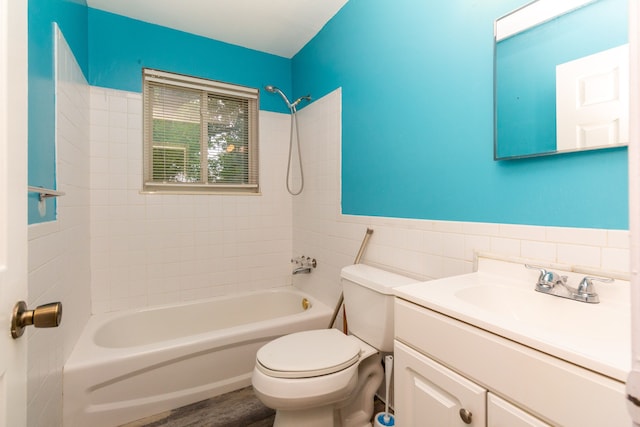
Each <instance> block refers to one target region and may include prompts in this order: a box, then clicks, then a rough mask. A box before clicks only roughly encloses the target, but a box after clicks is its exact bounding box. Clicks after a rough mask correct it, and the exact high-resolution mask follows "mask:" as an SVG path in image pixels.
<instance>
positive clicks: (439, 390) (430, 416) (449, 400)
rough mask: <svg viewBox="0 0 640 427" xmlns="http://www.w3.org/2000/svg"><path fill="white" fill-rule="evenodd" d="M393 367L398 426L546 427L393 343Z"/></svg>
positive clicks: (438, 365) (404, 346) (475, 386)
mask: <svg viewBox="0 0 640 427" xmlns="http://www.w3.org/2000/svg"><path fill="white" fill-rule="evenodd" d="M395 367H396V368H395V381H396V383H395V395H396V406H395V411H396V417H397V419H398V420H399V421H398V425H403V426H404V425H406V426H438V427H450V426H464V425H469V426H474V427H483V426H490V427H549V424H547V423H545V422H543V421H541V420H539V419H538V418H535V417H533V416H532V415H530V414H528V413H526V412H525V411H523V410H521V409H519V408H518V407H516V406H514V405H512V404H511V403H509V402H507V401H506V400H504V399H501V398H499V397H498V396H496V395H494V394H493V393H490V392H488V391H487V389H485V388H483V387H480V386H479V385H477V384H475V383H473V382H472V381H469V380H468V379H466V378H464V377H462V376H460V375H458V374H456V373H455V372H453V371H452V370H450V369H448V368H446V367H445V366H442V365H441V364H439V363H438V362H436V361H434V360H432V359H430V358H428V357H427V356H425V355H423V354H420V353H419V352H417V351H416V350H414V349H412V348H410V347H408V346H406V345H404V344H402V343H401V342H398V341H396V343H395ZM485 408H486V409H485Z"/></svg>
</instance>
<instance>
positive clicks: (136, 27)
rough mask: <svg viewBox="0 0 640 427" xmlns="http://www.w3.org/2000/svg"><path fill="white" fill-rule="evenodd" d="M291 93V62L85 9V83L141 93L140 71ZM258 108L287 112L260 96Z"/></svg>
mask: <svg viewBox="0 0 640 427" xmlns="http://www.w3.org/2000/svg"><path fill="white" fill-rule="evenodd" d="M143 67H147V68H155V69H159V70H164V71H171V72H175V73H182V74H188V75H192V76H197V77H204V78H208V79H213V80H220V81H225V82H229V83H235V84H239V85H244V86H250V87H256V88H261V89H262V88H264V86H265V85H274V86H278V87H280V89H282V90H283V91H284V92H285V93H289V92H290V89H291V60H289V59H287V58H282V57H279V56H275V55H270V54H267V53H262V52H258V51H255V50H251V49H246V48H243V47H239V46H234V45H231V44H228V43H222V42H219V41H216V40H212V39H208V38H205V37H200V36H196V35H193V34H189V33H185V32H182V31H176V30H172V29H169V28H166V27H161V26H158V25H153V24H148V23H145V22H142V21H138V20H134V19H129V18H125V17H123V16H120V15H115V14H112V13H108V12H104V11H101V10H97V9H91V8H89V84H91V85H93V86H101V87H107V88H111V89H119V90H127V91H132V92H142V68H143ZM260 109H262V110H269V111H279V112H288V110H287V109H286V106H285V105H284V103H283V102H282V100H281V99H280V97H278V96H274V95H273V94H270V93H268V92H266V93H265V91H264V90H262V92H261V97H260Z"/></svg>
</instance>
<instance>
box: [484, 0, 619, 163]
mask: <svg viewBox="0 0 640 427" xmlns="http://www.w3.org/2000/svg"><path fill="white" fill-rule="evenodd" d="M627 20H628V12H627V2H626V0H596V1H594V0H590V1H585V0H566V1H563V2H558V1H557V0H537V1H534V2H532V3H529V4H527V5H525V6H523V7H521V8H520V9H517V10H515V11H513V12H511V13H509V14H507V15H505V16H503V17H501V18H499V19H497V20H496V22H495V57H494V61H495V63H494V92H495V99H494V102H495V105H494V127H495V129H494V130H495V135H494V158H495V159H496V160H500V159H512V158H520V157H532V156H540V155H550V154H557V153H563V152H572V151H579V150H593V149H600V148H610V147H617V146H624V145H627V143H628V140H629V130H628V121H629V112H628V111H629V110H628V106H629V98H628V97H629V87H628V84H629V71H628V69H629V66H628V56H629V55H628V46H627V40H628V34H627Z"/></svg>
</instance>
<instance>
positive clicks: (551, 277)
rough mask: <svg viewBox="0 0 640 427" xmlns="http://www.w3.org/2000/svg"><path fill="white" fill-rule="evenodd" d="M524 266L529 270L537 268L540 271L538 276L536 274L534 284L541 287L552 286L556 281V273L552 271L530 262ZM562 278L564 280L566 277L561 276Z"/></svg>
mask: <svg viewBox="0 0 640 427" xmlns="http://www.w3.org/2000/svg"><path fill="white" fill-rule="evenodd" d="M524 266H525V267H527V268H528V269H530V270H538V271H539V272H540V276H538V283H536V286H541V287H543V288H552V287H553V286H554V285H555V284H556V282H557V281H558V279H557V274H556V273H554V272H553V271H549V270H547V269H546V268H544V267H540V266H537V265H531V264H525V265H524ZM563 278H564V281H566V277H565V276H563ZM560 280H562V279H560Z"/></svg>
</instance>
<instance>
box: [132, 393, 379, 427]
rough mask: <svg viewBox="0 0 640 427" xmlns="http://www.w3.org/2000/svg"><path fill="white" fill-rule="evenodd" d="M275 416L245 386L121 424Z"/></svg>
mask: <svg viewBox="0 0 640 427" xmlns="http://www.w3.org/2000/svg"><path fill="white" fill-rule="evenodd" d="M382 411H384V403H383V402H382V401H381V400H379V399H378V398H376V401H375V410H374V414H375V413H378V412H382ZM274 418H275V411H274V410H273V409H271V408H267V407H266V406H264V405H263V404H262V403H261V402H260V401H259V400H258V398H257V397H255V395H254V393H253V389H252V388H251V387H246V388H243V389H241V390H237V391H232V392H231V393H226V394H223V395H221V396H216V397H214V398H211V399H208V400H203V401H201V402H196V403H193V404H191V405H187V406H183V407H181V408H178V409H173V410H171V411H166V412H162V413H160V414H156V415H152V416H150V417H147V418H143V419H140V420H138V421H134V422H131V423H128V424H124V425H122V426H120V427H271V426H273V420H274Z"/></svg>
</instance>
